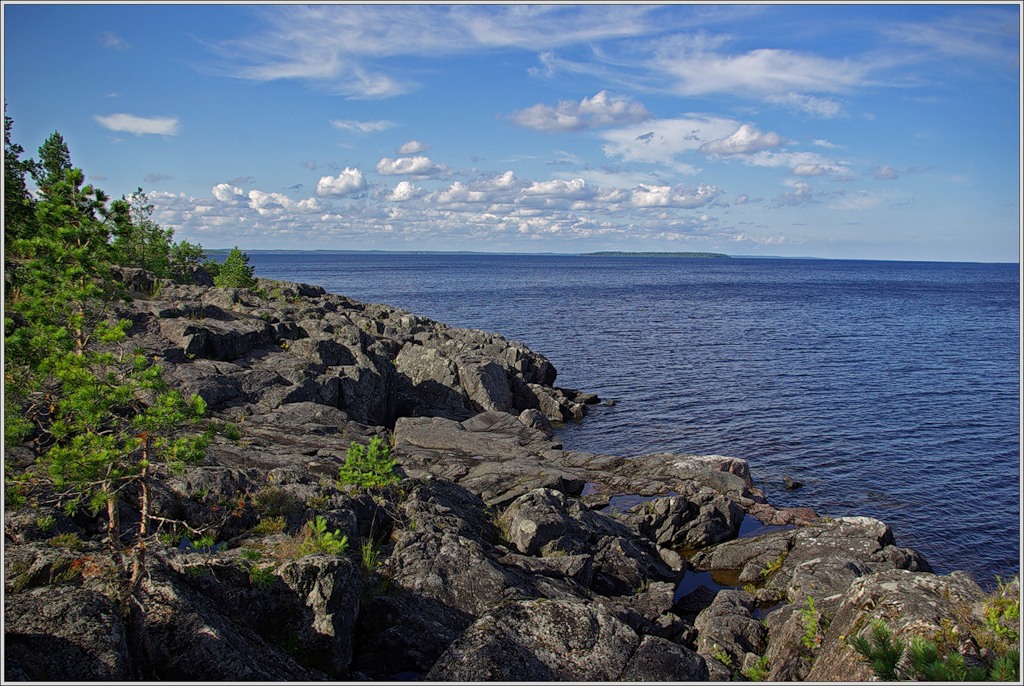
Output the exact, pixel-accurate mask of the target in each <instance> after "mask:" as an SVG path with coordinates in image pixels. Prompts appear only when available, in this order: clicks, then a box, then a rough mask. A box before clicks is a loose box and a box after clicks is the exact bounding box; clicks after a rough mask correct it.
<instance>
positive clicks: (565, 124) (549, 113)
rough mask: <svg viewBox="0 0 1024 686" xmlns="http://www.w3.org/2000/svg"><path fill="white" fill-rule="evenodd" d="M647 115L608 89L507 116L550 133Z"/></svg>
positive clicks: (624, 122)
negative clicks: (578, 99) (573, 99)
mask: <svg viewBox="0 0 1024 686" xmlns="http://www.w3.org/2000/svg"><path fill="white" fill-rule="evenodd" d="M650 117H651V115H650V113H649V112H647V110H646V108H644V106H643V105H642V104H640V103H639V102H630V100H629V98H626V97H622V96H615V95H609V94H608V91H606V90H602V91H599V92H598V93H597V94H595V95H594V96H593V97H585V98H583V99H582V100H580V101H579V102H573V101H571V100H559V101H558V104H557V105H555V106H551V105H547V104H540V103H538V104H535V105H532V106H530V108H526V109H525V110H520V111H519V112H515V113H513V114H512V115H511V116H510V117H509V119H510V120H511V121H512V122H513V123H515V124H517V125H519V126H522V127H525V128H528V129H535V130H537V131H544V132H547V133H553V132H557V131H581V130H583V129H593V128H599V127H601V128H603V127H609V126H623V125H627V124H634V123H636V122H642V121H644V120H646V119H650Z"/></svg>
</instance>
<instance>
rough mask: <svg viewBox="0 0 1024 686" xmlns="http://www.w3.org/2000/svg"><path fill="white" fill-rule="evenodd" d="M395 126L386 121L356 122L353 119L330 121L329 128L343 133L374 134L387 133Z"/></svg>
mask: <svg viewBox="0 0 1024 686" xmlns="http://www.w3.org/2000/svg"><path fill="white" fill-rule="evenodd" d="M394 125H395V123H394V122H392V121H388V120H386V119H379V120H377V121H356V120H354V119H332V120H331V126H334V127H335V128H338V129H344V130H345V131H357V132H359V133H375V132H377V131H387V130H388V129H390V128H392V127H393V126H394Z"/></svg>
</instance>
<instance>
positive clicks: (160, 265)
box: [113, 188, 174, 278]
mask: <svg viewBox="0 0 1024 686" xmlns="http://www.w3.org/2000/svg"><path fill="white" fill-rule="evenodd" d="M124 202H125V203H126V205H127V212H126V213H125V216H124V221H121V222H119V225H118V226H117V229H116V230H115V238H114V246H113V247H114V252H115V257H116V259H117V261H118V262H119V263H120V264H123V265H125V266H129V267H138V268H140V269H145V270H146V271H149V272H151V273H152V274H153V275H154V276H157V277H159V278H169V277H171V248H172V243H171V238H172V237H173V236H174V230H173V229H162V228H160V225H159V224H157V223H156V222H154V221H153V209H154V207H153V204H152V203H150V202H149V196H148V195H146V193H145V192H144V191H143V190H142V188H138V189H137V190H136V191H135V192H134V193H132V196H131V198H129V199H128V200H126V201H124Z"/></svg>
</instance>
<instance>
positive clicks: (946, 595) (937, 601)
mask: <svg viewBox="0 0 1024 686" xmlns="http://www.w3.org/2000/svg"><path fill="white" fill-rule="evenodd" d="M983 597H984V592H983V591H982V589H981V588H980V587H979V586H978V584H977V583H975V581H974V579H973V578H971V576H970V575H969V574H965V573H963V572H953V573H952V574H949V575H941V576H940V575H935V574H930V573H922V572H913V571H909V570H904V569H892V570H887V571H883V572H877V573H874V574H870V575H868V576H863V577H860V578H858V579H856V580H855V581H854V582H853V583H852V584H851V585H850V588H849V589H848V590H847V592H846V594H845V595H844V596H843V599H842V602H841V603H840V605H839V606H838V608H837V609H836V610H835V611H834V612H833V613H831V614H830V616H829V619H830V622H829V625H828V630H827V631H826V632H825V633H824V635H823V636H822V639H821V646H820V648H819V649H818V651H817V653H816V659H815V660H814V662H813V665H812V666H811V668H810V670H809V671H808V672H807V676H806V678H807V680H809V681H851V680H856V681H867V680H869V679H871V677H872V676H873V675H872V671H871V668H870V666H869V665H867V664H866V663H865V662H864V661H863V660H862V659H861V658H860V656H859V655H858V654H857V653H856V652H855V651H854V650H853V649H852V648H851V647H850V645H849V641H848V638H849V637H850V636H855V635H858V634H859V635H868V634H869V633H870V625H871V620H874V619H881V620H883V621H884V622H886V624H887V626H888V627H889V629H890V630H892V632H893V636H894V638H895V639H896V640H897V641H904V642H907V641H909V639H910V637H911V636H920V637H923V638H928V639H932V638H934V637H935V636H947V637H950V636H951V637H956V638H955V644H954V645H952V646H949V648H951V649H952V650H954V651H957V652H960V653H962V654H964V655H966V656H967V659H968V660H971V659H976V658H977V657H978V653H977V646H975V645H974V644H973V642H971V641H970V639H969V636H970V633H971V631H970V629H971V624H972V623H973V622H977V621H978V618H977V617H976V616H975V612H976V606H977V605H979V604H980V601H981V600H982V599H983ZM770 662H771V661H770V660H769V663H770ZM901 667H903V668H906V667H907V658H906V657H904V659H903V662H902V664H901Z"/></svg>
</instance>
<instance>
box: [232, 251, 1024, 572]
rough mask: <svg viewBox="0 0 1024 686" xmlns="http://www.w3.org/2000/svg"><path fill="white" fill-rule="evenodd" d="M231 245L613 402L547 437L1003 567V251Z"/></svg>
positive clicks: (1008, 411) (1016, 507) (1013, 398)
mask: <svg viewBox="0 0 1024 686" xmlns="http://www.w3.org/2000/svg"><path fill="white" fill-rule="evenodd" d="M251 258H252V264H253V265H254V266H255V267H256V272H257V275H259V276H265V277H268V278H277V279H286V280H291V281H300V282H305V283H313V284H317V285H321V286H323V287H324V288H325V289H327V290H328V291H330V292H333V293H340V294H343V295H347V296H349V297H352V298H355V299H357V300H361V301H365V302H382V303H387V304H389V305H393V306H396V307H400V308H403V309H406V310H409V311H411V312H414V313H416V314H420V315H424V316H427V317H430V318H432V319H436V320H438V321H442V322H445V323H447V324H450V325H452V326H460V327H470V328H477V329H484V330H488V331H495V332H498V333H501V334H502V335H504V336H505V337H506V338H509V339H513V340H520V341H523V342H525V343H526V344H527V345H528V346H529V347H530V348H531V349H533V350H535V351H537V352H539V353H542V354H544V355H545V356H547V357H548V358H549V359H550V360H551V361H552V362H553V363H554V364H555V366H556V367H557V369H558V372H559V373H558V380H557V382H556V383H557V384H558V385H560V386H563V387H570V388H581V389H584V390H587V391H592V392H596V393H598V394H599V395H600V396H601V397H602V398H606V399H612V400H615V402H616V404H615V406H614V407H599V408H596V409H594V410H593V411H592V412H591V413H590V414H589V415H588V417H587V419H585V420H584V421H583V422H581V423H578V424H571V425H568V426H566V427H565V428H564V429H562V430H561V439H562V441H563V442H564V444H565V445H566V447H567V448H571V449H577V450H587V451H592V452H603V453H611V454H617V455H636V454H642V453H649V452H657V451H671V452H679V453H698V454H712V453H717V454H723V455H731V456H735V457H741V458H744V459H746V460H748V461H749V463H750V469H751V472H752V474H753V476H754V480H755V482H756V483H757V484H758V485H759V486H761V487H762V488H764V489H765V491H766V494H767V496H768V498H769V499H770V500H771V501H772V502H773V503H775V504H777V505H808V506H810V507H813V508H815V509H816V510H817V511H818V512H819V514H826V515H832V516H840V515H853V514H862V515H869V516H873V517H877V518H879V519H882V520H883V521H885V522H887V523H889V524H890V526H892V528H893V531H894V533H895V535H896V541H897V543H898V544H900V545H907V546H911V547H914V548H916V549H918V550H919V551H921V552H922V553H924V555H925V556H926V557H927V558H928V560H929V561H930V562H931V564H932V566H933V567H935V568H936V570H937V571H940V572H948V571H952V570H953V569H963V570H966V571H969V572H971V573H973V574H974V575H975V577H976V578H977V579H978V581H979V582H981V583H983V584H984V585H990V584H991V583H992V581H993V579H994V577H995V576H996V575H1000V576H1003V577H1007V576H1011V575H1013V574H1017V573H1018V572H1019V569H1020V559H1019V558H1020V420H1019V416H1020V354H1019V352H1020V320H1019V312H1020V304H1019V292H1020V286H1019V270H1018V266H1017V265H990V264H951V263H923V262H869V261H836V260H757V259H738V258H733V259H728V260H700V259H665V258H617V257H603V258H602V257H579V256H523V255H514V256H513V255H509V256H505V255H441V254H427V255H415V254H394V253H392V254H325V253H253V254H252V255H251ZM783 475H790V476H792V477H793V478H794V479H796V480H798V481H801V482H803V483H804V484H805V486H804V487H803V488H802V489H800V490H798V491H794V492H788V491H786V490H785V489H784V488H783V487H782V476H783Z"/></svg>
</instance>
